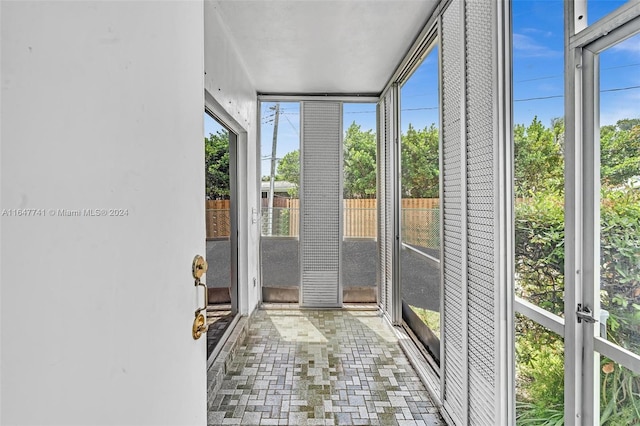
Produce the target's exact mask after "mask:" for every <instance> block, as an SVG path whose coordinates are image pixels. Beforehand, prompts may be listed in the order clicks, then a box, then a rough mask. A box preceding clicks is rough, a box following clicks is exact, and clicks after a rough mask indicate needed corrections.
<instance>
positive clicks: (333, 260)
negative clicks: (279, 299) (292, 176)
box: [300, 102, 342, 307]
mask: <svg viewBox="0 0 640 426" xmlns="http://www.w3.org/2000/svg"><path fill="white" fill-rule="evenodd" d="M301 109H302V160H301V163H302V167H301V171H300V174H301V181H302V185H301V189H302V193H301V200H302V206H301V207H302V209H301V212H302V214H301V219H300V220H301V227H300V245H301V248H300V252H301V255H300V261H301V284H302V285H301V289H300V293H301V297H300V301H301V306H303V307H336V306H340V305H341V304H342V288H341V285H340V284H341V283H340V258H341V256H340V255H341V252H340V251H341V246H342V104H341V103H340V102H303V103H302V108H301Z"/></svg>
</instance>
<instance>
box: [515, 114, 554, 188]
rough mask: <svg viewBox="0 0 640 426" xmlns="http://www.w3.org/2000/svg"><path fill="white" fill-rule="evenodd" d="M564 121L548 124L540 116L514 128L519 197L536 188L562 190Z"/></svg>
mask: <svg viewBox="0 0 640 426" xmlns="http://www.w3.org/2000/svg"><path fill="white" fill-rule="evenodd" d="M563 133H564V122H563V121H562V120H554V121H553V127H552V128H547V127H545V126H544V125H543V124H542V123H541V122H540V120H538V118H537V117H534V118H533V121H532V122H531V124H530V125H529V126H527V127H525V126H524V125H523V124H518V125H516V126H515V127H514V129H513V142H514V161H515V170H514V173H515V193H516V197H528V196H530V195H531V194H534V193H536V192H541V191H542V192H545V191H556V192H557V191H561V190H562V188H563V185H564V180H563V170H564V160H563V156H562V152H563V146H562V144H563V143H564V142H563V141H564V139H563V138H562V137H561V135H562V134H563Z"/></svg>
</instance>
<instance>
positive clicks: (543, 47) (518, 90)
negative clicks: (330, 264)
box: [205, 0, 640, 174]
mask: <svg viewBox="0 0 640 426" xmlns="http://www.w3.org/2000/svg"><path fill="white" fill-rule="evenodd" d="M623 3H625V1H620V0H599V1H595V0H589V1H588V3H587V4H588V17H587V20H588V23H589V24H592V23H594V22H596V21H597V20H598V19H600V18H601V17H603V16H604V15H606V14H607V13H609V12H611V11H613V10H615V9H616V8H617V7H619V6H620V5H622V4H623ZM563 8H564V5H563V1H562V0H537V1H530V0H513V100H514V103H513V114H514V123H515V124H525V125H526V124H529V123H531V120H532V119H533V117H534V116H537V117H538V119H540V120H541V121H542V123H543V124H545V125H547V126H548V125H549V124H550V123H551V120H552V119H553V118H556V117H562V116H563V111H564V96H563V95H564V88H563V87H564V63H563V62H564V59H563V46H564V29H563V22H564V19H563V13H564V10H563ZM437 60H438V59H437V48H436V49H434V50H433V51H431V52H430V53H429V54H428V55H427V57H426V58H425V60H424V61H423V63H422V64H421V65H420V67H419V68H418V69H417V70H416V71H415V73H414V74H413V75H412V76H411V78H410V79H409V80H408V81H407V82H406V83H405V84H404V85H403V87H402V89H401V108H402V113H401V127H402V130H403V131H406V129H407V127H408V125H409V123H411V124H412V125H413V126H414V127H417V128H423V127H425V126H429V125H431V123H435V124H436V125H437V124H438V114H439V110H438V62H437ZM600 70H601V71H600V72H601V81H600V89H601V108H600V123H601V124H603V125H604V124H614V123H615V122H616V121H617V120H619V119H621V118H640V107H639V105H640V35H636V36H634V37H632V38H630V39H628V40H626V41H625V42H623V43H621V44H619V45H617V46H615V47H613V48H611V49H609V50H607V51H605V52H604V53H603V54H602V55H601V57H600ZM272 105H273V103H263V104H262V114H261V116H262V136H261V138H262V141H261V143H262V155H263V158H267V159H266V160H263V165H262V170H263V172H262V174H267V173H268V170H269V160H268V158H269V156H270V155H271V143H272V139H273V111H271V110H270V109H269V108H270V107H271V106H272ZM375 110H376V108H375V105H374V104H345V105H344V128H345V129H346V128H347V127H348V126H349V125H350V124H351V123H352V122H353V121H356V123H358V124H360V125H361V126H362V129H363V130H368V129H373V130H374V131H375V128H376V123H375ZM205 121H206V123H205V134H207V135H208V134H209V133H210V132H215V131H216V127H215V124H214V123H215V121H214V120H212V119H210V118H209V119H207V120H205ZM299 127H300V108H299V104H298V103H281V115H280V120H279V129H278V149H277V158H282V157H283V156H284V155H285V154H286V153H287V152H289V151H292V150H294V149H298V147H299Z"/></svg>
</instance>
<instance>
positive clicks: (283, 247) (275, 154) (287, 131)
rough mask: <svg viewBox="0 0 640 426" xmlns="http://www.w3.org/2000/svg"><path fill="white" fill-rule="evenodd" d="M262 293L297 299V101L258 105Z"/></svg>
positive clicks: (268, 297) (274, 297) (266, 298)
mask: <svg viewBox="0 0 640 426" xmlns="http://www.w3.org/2000/svg"><path fill="white" fill-rule="evenodd" d="M260 135H261V141H260V142H261V156H262V161H261V170H262V179H261V201H262V208H261V212H262V216H261V229H262V233H261V234H262V238H261V244H260V250H261V262H262V292H263V300H264V301H266V302H269V301H272V302H297V299H298V290H299V287H300V284H299V283H300V269H299V260H298V259H299V247H300V246H299V239H298V237H299V223H300V219H299V205H300V204H299V198H298V191H299V184H300V104H299V103H298V102H262V103H261V128H260Z"/></svg>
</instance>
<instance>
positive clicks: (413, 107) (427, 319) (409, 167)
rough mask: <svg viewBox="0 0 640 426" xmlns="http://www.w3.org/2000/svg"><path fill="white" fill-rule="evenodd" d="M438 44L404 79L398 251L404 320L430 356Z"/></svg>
mask: <svg viewBox="0 0 640 426" xmlns="http://www.w3.org/2000/svg"><path fill="white" fill-rule="evenodd" d="M438 50H439V48H438V46H437V45H436V46H434V47H433V48H432V49H431V50H430V51H428V52H427V53H426V54H425V57H424V59H423V61H422V63H421V64H420V65H419V66H418V68H417V69H416V70H415V72H414V73H413V74H412V75H411V77H410V78H409V79H408V80H407V81H406V82H405V83H404V84H403V86H402V88H401V93H400V101H401V116H400V122H401V130H402V135H401V139H400V140H401V144H400V145H401V154H400V157H401V159H400V161H401V166H400V168H401V177H400V180H401V185H400V186H401V194H400V198H401V199H400V203H401V205H400V212H401V213H400V215H401V216H400V222H401V230H400V235H401V250H400V280H401V288H402V305H403V307H402V311H403V319H404V320H405V322H406V323H407V324H408V325H409V326H410V327H411V328H412V330H413V331H414V333H415V334H416V336H417V337H418V338H419V339H420V340H421V341H422V343H423V344H424V345H425V347H426V348H427V349H428V350H429V352H430V353H431V355H432V356H433V358H434V359H435V360H439V358H440V351H439V339H440V286H441V276H440V275H441V273H440V136H439V130H440V129H439V124H440V118H439V117H440V116H439V112H440V111H439V81H440V80H439V67H438V62H439V59H438V57H439V55H438Z"/></svg>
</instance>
